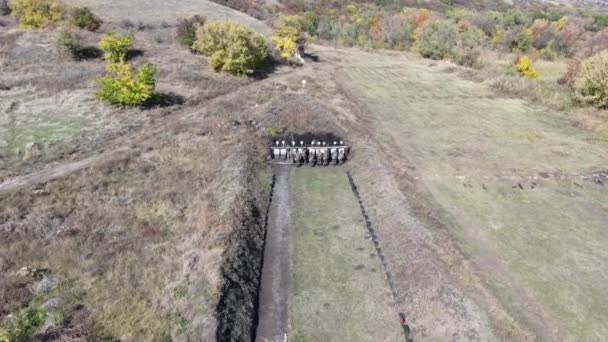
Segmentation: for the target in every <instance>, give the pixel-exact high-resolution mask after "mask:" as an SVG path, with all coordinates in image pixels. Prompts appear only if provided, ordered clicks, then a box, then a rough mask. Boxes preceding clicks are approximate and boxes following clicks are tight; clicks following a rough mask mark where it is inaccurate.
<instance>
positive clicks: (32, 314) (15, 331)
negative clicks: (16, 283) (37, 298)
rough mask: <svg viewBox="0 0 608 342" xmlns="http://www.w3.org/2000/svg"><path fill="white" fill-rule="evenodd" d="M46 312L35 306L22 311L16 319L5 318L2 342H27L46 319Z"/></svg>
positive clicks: (0, 336)
mask: <svg viewBox="0 0 608 342" xmlns="http://www.w3.org/2000/svg"><path fill="white" fill-rule="evenodd" d="M46 316H47V313H46V311H44V310H42V309H39V308H37V307H35V306H33V305H30V306H28V307H26V308H23V309H21V310H20V311H19V312H18V313H17V314H16V315H15V317H12V318H5V321H6V323H5V327H4V328H0V342H27V341H30V338H31V337H32V336H33V335H34V333H35V332H36V330H37V329H38V327H40V326H41V325H42V323H44V320H45V319H46Z"/></svg>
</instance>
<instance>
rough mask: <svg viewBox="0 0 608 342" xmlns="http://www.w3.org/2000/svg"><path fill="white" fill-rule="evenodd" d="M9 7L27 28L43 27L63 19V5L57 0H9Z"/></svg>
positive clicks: (20, 25) (22, 26)
mask: <svg viewBox="0 0 608 342" xmlns="http://www.w3.org/2000/svg"><path fill="white" fill-rule="evenodd" d="M8 7H9V8H10V9H11V13H12V15H13V16H15V18H17V19H18V20H19V27H21V28H25V29H39V28H43V27H46V26H48V25H50V24H53V23H56V22H58V21H61V20H62V19H63V5H62V4H61V3H60V2H59V1H57V0H9V2H8Z"/></svg>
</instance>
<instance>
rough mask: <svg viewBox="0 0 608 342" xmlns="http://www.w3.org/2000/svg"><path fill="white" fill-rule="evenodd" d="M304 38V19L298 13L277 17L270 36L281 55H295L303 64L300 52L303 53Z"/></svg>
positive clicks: (286, 56) (286, 57)
mask: <svg viewBox="0 0 608 342" xmlns="http://www.w3.org/2000/svg"><path fill="white" fill-rule="evenodd" d="M306 38H307V37H306V33H305V32H304V19H303V18H302V17H301V16H298V15H288V16H282V17H281V18H280V19H279V23H278V25H277V28H276V30H275V31H274V35H273V36H272V43H273V44H274V46H275V48H276V49H277V50H278V51H279V53H280V54H281V57H283V58H285V59H288V58H291V57H295V58H296V59H297V60H298V61H299V62H300V63H302V64H304V58H302V54H303V53H304V47H305V45H306V41H307V39H306Z"/></svg>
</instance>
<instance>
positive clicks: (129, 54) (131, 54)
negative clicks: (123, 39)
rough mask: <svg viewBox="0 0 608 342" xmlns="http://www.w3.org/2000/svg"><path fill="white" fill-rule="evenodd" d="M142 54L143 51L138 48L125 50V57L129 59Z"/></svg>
mask: <svg viewBox="0 0 608 342" xmlns="http://www.w3.org/2000/svg"><path fill="white" fill-rule="evenodd" d="M143 55H144V51H143V50H139V49H130V50H129V51H127V57H126V60H127V61H130V60H132V59H135V58H137V57H141V56H143Z"/></svg>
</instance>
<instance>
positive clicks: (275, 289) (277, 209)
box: [256, 166, 290, 342]
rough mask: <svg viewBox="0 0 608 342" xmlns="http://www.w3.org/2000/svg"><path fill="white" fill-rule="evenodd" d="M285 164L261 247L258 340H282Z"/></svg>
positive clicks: (286, 283)
mask: <svg viewBox="0 0 608 342" xmlns="http://www.w3.org/2000/svg"><path fill="white" fill-rule="evenodd" d="M289 173H290V167H289V166H278V167H277V168H276V171H275V177H276V178H275V185H274V192H273V197H272V203H271V206H270V210H269V212H268V227H267V230H266V242H265V249H264V266H263V268H262V283H261V286H260V298H259V301H260V305H259V309H258V318H259V324H258V328H257V338H256V341H258V342H266V341H284V338H285V334H286V333H287V316H288V313H287V310H288V308H287V298H288V296H289Z"/></svg>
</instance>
